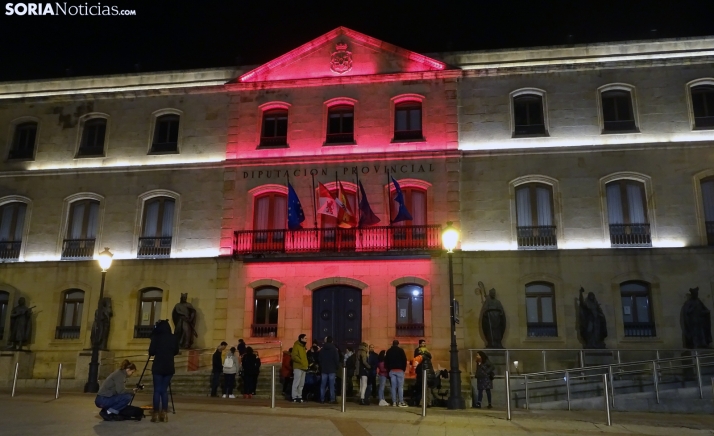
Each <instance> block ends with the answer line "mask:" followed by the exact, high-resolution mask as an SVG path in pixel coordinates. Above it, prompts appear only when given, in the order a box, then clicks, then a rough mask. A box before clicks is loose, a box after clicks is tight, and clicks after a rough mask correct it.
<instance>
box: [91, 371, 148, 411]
mask: <svg viewBox="0 0 714 436" xmlns="http://www.w3.org/2000/svg"><path fill="white" fill-rule="evenodd" d="M135 372H136V365H134V364H133V363H131V362H129V361H128V360H124V361H123V362H122V363H121V366H120V367H119V369H117V370H116V371H114V372H113V373H111V374H110V375H109V377H107V378H106V379H105V380H104V382H102V386H101V387H100V388H99V392H97V397H96V398H95V399H94V404H95V405H96V406H97V407H99V408H100V409H102V410H100V411H99V416H101V417H102V418H104V420H105V421H113V420H114V417H116V416H117V415H118V414H119V412H120V411H121V410H122V409H124V408H125V407H126V406H127V405H128V404H129V403H131V400H132V398H134V395H133V394H135V393H136V391H137V390H138V388H134V389H129V390H127V389H126V387H125V386H124V385H125V384H126V379H127V378H129V377H131V375H132V374H134V373H135Z"/></svg>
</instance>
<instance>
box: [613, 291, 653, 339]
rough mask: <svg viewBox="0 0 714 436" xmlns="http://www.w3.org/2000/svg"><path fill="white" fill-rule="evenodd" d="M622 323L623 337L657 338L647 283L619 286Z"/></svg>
mask: <svg viewBox="0 0 714 436" xmlns="http://www.w3.org/2000/svg"><path fill="white" fill-rule="evenodd" d="M620 298H621V299H622V321H623V324H624V327H625V336H628V337H654V336H657V334H656V330H655V324H654V317H653V316H652V297H651V294H650V285H649V283H647V282H639V281H630V282H624V283H621V284H620Z"/></svg>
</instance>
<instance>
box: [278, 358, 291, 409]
mask: <svg viewBox="0 0 714 436" xmlns="http://www.w3.org/2000/svg"><path fill="white" fill-rule="evenodd" d="M292 352H293V349H292V348H291V349H289V350H283V361H282V364H281V365H280V381H281V382H283V395H285V397H286V398H287V397H288V396H289V395H290V390H291V387H292V384H293V359H292V357H290V354H292ZM291 399H292V398H291Z"/></svg>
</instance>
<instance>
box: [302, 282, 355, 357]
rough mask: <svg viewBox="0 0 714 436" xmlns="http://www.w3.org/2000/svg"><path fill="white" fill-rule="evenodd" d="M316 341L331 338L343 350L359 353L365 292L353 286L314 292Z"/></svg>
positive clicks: (333, 287) (313, 308) (313, 310)
mask: <svg viewBox="0 0 714 436" xmlns="http://www.w3.org/2000/svg"><path fill="white" fill-rule="evenodd" d="M312 334H313V338H312V339H313V340H317V341H318V342H319V343H320V344H322V343H323V342H324V340H325V337H326V336H332V338H333V341H334V343H335V345H336V346H337V347H339V349H340V351H342V352H343V353H344V351H345V349H346V348H347V347H350V348H352V349H353V350H355V351H356V350H357V348H358V347H359V344H360V341H361V339H362V291H361V290H360V289H357V288H353V287H351V286H344V285H338V286H328V287H325V288H320V289H318V290H316V291H314V292H313V293H312Z"/></svg>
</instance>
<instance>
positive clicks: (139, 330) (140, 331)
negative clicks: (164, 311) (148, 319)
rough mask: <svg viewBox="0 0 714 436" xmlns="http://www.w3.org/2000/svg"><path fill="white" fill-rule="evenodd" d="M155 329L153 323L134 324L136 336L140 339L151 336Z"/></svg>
mask: <svg viewBox="0 0 714 436" xmlns="http://www.w3.org/2000/svg"><path fill="white" fill-rule="evenodd" d="M152 331H154V326H153V325H135V326H134V337H135V338H140V339H146V338H149V337H151V332H152Z"/></svg>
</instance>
